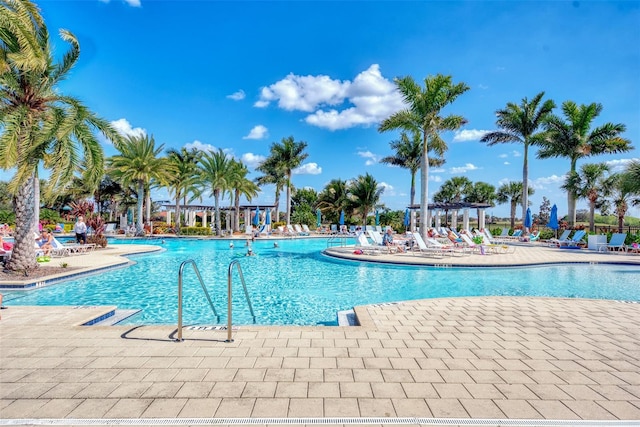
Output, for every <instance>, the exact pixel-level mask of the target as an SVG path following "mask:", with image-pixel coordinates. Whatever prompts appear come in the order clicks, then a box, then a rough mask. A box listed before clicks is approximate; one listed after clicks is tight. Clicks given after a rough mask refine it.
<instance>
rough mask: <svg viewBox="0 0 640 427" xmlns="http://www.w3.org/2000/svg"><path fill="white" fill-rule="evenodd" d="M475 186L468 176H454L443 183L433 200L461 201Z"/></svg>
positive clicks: (442, 201)
mask: <svg viewBox="0 0 640 427" xmlns="http://www.w3.org/2000/svg"><path fill="white" fill-rule="evenodd" d="M472 188H473V182H471V180H470V179H469V178H467V177H466V176H454V177H453V178H450V179H448V180H446V181H445V182H443V183H442V185H441V186H440V189H439V190H438V191H437V192H436V193H434V195H433V201H434V202H438V203H460V202H461V201H462V200H464V199H465V197H466V195H467V194H469V192H470V191H471V189H472Z"/></svg>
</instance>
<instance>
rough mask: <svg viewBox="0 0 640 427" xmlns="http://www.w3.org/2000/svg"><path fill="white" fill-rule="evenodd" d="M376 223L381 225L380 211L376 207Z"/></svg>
mask: <svg viewBox="0 0 640 427" xmlns="http://www.w3.org/2000/svg"><path fill="white" fill-rule="evenodd" d="M376 225H380V212H378V209H376Z"/></svg>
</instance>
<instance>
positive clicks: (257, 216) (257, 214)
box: [253, 207, 260, 226]
mask: <svg viewBox="0 0 640 427" xmlns="http://www.w3.org/2000/svg"><path fill="white" fill-rule="evenodd" d="M258 224H260V207H257V208H256V214H255V216H254V217H253V225H255V226H257V225H258Z"/></svg>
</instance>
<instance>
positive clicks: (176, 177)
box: [167, 147, 202, 234]
mask: <svg viewBox="0 0 640 427" xmlns="http://www.w3.org/2000/svg"><path fill="white" fill-rule="evenodd" d="M167 155H168V157H167V158H168V161H169V164H171V165H172V167H173V168H174V170H175V173H174V174H173V175H172V176H171V177H169V181H168V182H167V184H168V187H169V194H173V195H174V196H175V201H176V211H175V214H176V215H175V216H176V233H177V234H180V215H181V212H180V199H182V198H183V197H184V196H186V195H187V193H188V191H189V189H190V188H192V187H193V186H195V185H197V184H198V183H199V181H200V169H198V162H199V161H200V158H201V157H202V152H201V151H198V150H196V149H195V148H192V149H191V150H188V149H186V148H184V147H183V148H181V149H180V150H176V149H175V148H171V149H169V150H168V151H167Z"/></svg>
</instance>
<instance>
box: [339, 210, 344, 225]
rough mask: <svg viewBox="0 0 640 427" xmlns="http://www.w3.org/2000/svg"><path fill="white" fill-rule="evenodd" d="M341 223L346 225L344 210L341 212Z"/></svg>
mask: <svg viewBox="0 0 640 427" xmlns="http://www.w3.org/2000/svg"><path fill="white" fill-rule="evenodd" d="M339 222H340V225H344V211H341V212H340V221H339Z"/></svg>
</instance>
